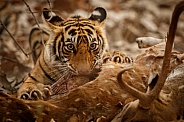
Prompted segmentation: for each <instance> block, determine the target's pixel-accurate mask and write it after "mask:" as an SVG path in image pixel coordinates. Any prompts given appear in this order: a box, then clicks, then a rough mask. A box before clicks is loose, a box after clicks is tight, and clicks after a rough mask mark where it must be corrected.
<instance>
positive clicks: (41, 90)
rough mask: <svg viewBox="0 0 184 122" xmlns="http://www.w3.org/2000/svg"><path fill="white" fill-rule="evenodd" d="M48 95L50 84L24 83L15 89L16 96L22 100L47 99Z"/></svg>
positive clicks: (49, 93) (49, 94)
mask: <svg viewBox="0 0 184 122" xmlns="http://www.w3.org/2000/svg"><path fill="white" fill-rule="evenodd" d="M50 96H51V88H50V86H49V85H44V84H42V83H37V84H33V83H24V84H23V85H22V86H21V87H20V88H19V90H18V91H17V97H18V98H20V99H24V100H47V99H49V98H50Z"/></svg>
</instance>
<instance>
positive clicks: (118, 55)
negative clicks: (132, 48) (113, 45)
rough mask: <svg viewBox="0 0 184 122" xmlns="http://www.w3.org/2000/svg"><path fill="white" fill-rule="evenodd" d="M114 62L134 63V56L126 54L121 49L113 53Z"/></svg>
mask: <svg viewBox="0 0 184 122" xmlns="http://www.w3.org/2000/svg"><path fill="white" fill-rule="evenodd" d="M111 60H112V61H113V62H117V63H120V64H122V63H133V58H132V57H130V56H127V55H126V54H124V53H122V52H120V51H114V52H113V55H112V59H111Z"/></svg>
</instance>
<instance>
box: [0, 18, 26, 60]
mask: <svg viewBox="0 0 184 122" xmlns="http://www.w3.org/2000/svg"><path fill="white" fill-rule="evenodd" d="M0 23H1V25H2V26H3V28H4V29H5V30H6V31H7V32H8V34H9V35H10V37H11V38H12V39H13V41H14V42H15V43H16V45H17V46H18V47H19V48H20V50H21V51H22V52H23V53H24V55H25V56H26V57H27V58H28V54H27V53H26V52H25V51H24V50H23V49H22V47H21V46H20V45H19V44H18V42H17V41H16V40H15V38H14V37H13V36H12V34H11V33H10V32H9V30H8V29H7V28H6V26H5V25H4V24H3V23H2V21H1V20H0Z"/></svg>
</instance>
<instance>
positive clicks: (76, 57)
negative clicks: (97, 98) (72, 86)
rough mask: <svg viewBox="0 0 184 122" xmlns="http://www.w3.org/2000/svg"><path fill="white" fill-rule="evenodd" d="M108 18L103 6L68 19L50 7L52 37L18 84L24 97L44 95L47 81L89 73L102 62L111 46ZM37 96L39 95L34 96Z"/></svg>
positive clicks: (47, 18)
mask: <svg viewBox="0 0 184 122" xmlns="http://www.w3.org/2000/svg"><path fill="white" fill-rule="evenodd" d="M105 19H106V11H105V9H104V8H101V7H98V8H96V9H94V11H93V12H92V14H91V16H90V17H89V18H84V17H81V16H73V17H70V18H68V19H66V20H64V19H62V18H61V17H59V16H57V15H56V14H55V13H53V12H51V11H50V10H48V9H44V10H43V20H44V22H45V24H46V25H47V26H48V27H49V30H50V32H49V39H48V40H47V41H46V43H45V45H44V47H43V50H42V52H41V54H40V56H39V58H38V60H37V61H36V64H35V66H34V68H33V69H32V70H31V71H30V73H29V75H28V77H27V78H26V79H25V81H24V83H23V84H22V85H21V87H20V88H19V90H18V92H17V95H18V97H20V98H23V99H44V97H45V91H44V88H45V86H46V85H51V84H53V83H55V82H56V81H58V80H60V79H62V80H63V82H65V80H66V79H68V78H70V77H72V76H89V75H90V73H91V72H92V71H93V70H94V69H95V68H96V67H97V65H99V64H101V63H102V57H103V55H104V53H105V52H106V51H107V50H108V42H107V40H106V36H105V32H104V29H103V25H104V21H105ZM35 97H36V98H35Z"/></svg>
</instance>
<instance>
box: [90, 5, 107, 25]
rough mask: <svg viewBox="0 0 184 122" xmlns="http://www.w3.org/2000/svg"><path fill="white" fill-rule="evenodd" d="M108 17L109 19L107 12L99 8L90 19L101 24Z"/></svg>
mask: <svg viewBox="0 0 184 122" xmlns="http://www.w3.org/2000/svg"><path fill="white" fill-rule="evenodd" d="M106 17H107V13H106V10H105V9H104V8H102V7H97V8H95V9H94V10H93V12H92V14H91V16H90V17H89V19H91V20H95V21H98V22H100V23H101V22H103V21H104V20H105V19H106Z"/></svg>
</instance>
